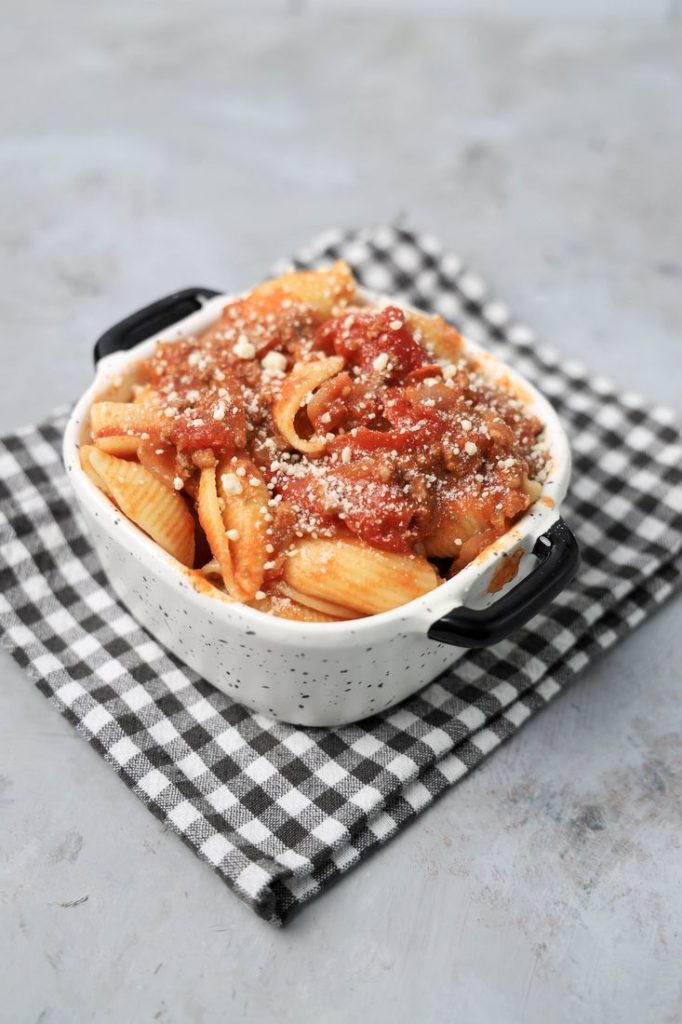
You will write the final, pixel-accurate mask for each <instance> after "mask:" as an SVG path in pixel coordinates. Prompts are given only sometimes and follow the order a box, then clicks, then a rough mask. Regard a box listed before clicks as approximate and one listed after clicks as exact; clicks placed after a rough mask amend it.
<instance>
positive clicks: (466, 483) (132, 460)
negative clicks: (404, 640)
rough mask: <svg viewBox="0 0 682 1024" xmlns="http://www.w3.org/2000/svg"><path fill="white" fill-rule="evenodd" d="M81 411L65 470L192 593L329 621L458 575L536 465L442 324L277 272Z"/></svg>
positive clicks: (526, 501) (504, 388) (497, 396)
mask: <svg viewBox="0 0 682 1024" xmlns="http://www.w3.org/2000/svg"><path fill="white" fill-rule="evenodd" d="M101 398H102V400H99V401H95V402H94V403H93V404H92V406H91V409H90V425H89V430H90V438H89V443H87V444H84V445H82V446H81V449H80V458H81V465H82V467H83V469H84V471H85V472H86V474H87V475H88V477H89V478H90V480H91V481H92V482H93V483H94V484H95V485H96V486H97V487H98V488H99V489H100V490H101V491H103V492H104V494H105V495H106V496H107V497H108V498H109V499H110V500H111V501H112V502H113V503H114V504H115V505H116V506H117V507H118V509H120V511H121V512H122V513H123V515H124V516H126V517H127V518H128V519H129V520H130V521H131V522H132V523H134V524H135V525H136V526H137V527H139V528H140V529H141V530H142V531H144V533H146V534H147V535H148V536H149V537H151V538H152V540H154V541H155V542H156V543H157V544H158V545H159V546H160V547H161V548H163V549H164V550H165V551H166V552H168V553H169V554H170V555H172V556H173V558H175V559H176V560H177V561H178V562H179V563H181V564H182V566H184V567H186V570H187V572H188V573H189V576H190V577H191V579H192V580H193V582H194V583H195V585H197V586H201V587H202V589H206V590H207V591H208V592H215V594H216V596H220V597H221V598H222V599H223V600H226V599H227V600H234V601H238V602H242V603H245V604H248V605H250V606H251V607H253V608H255V609H258V610H260V611H262V612H265V613H269V614H272V615H277V616H281V617H284V618H287V619H294V620H298V621H302V622H311V623H314V622H330V621H336V620H344V619H353V618H357V617H360V616H365V615H372V614H376V613H379V612H383V611H387V610H389V609H391V608H395V607H397V606H398V605H401V604H404V603H406V602H408V601H411V600H413V599H415V598H417V597H420V596H421V595H423V594H426V593H428V592H429V591H430V590H433V589H434V588H435V587H437V586H438V585H439V584H440V583H442V582H443V581H444V580H446V579H449V578H451V577H452V576H453V575H455V574H456V573H458V572H459V571H460V570H461V569H462V568H463V567H464V566H466V565H467V564H468V563H469V562H470V561H472V560H473V559H474V558H476V556H477V555H479V554H480V553H481V552H482V551H483V550H484V549H485V548H487V547H488V545H490V544H491V543H492V542H493V541H495V540H496V539H497V538H498V537H500V536H502V535H503V534H504V533H506V532H507V530H508V529H509V528H510V526H511V525H512V524H513V523H514V522H515V521H517V520H518V519H519V518H520V516H521V515H523V513H524V512H525V511H526V510H527V509H528V508H529V506H530V505H531V504H532V503H533V502H534V501H536V500H537V498H538V497H539V495H540V493H541V482H542V480H543V479H544V476H545V475H546V472H547V466H546V463H547V452H546V448H545V445H544V443H543V438H542V424H541V422H540V420H539V419H537V417H535V416H534V415H532V414H531V413H530V412H529V411H528V409H527V408H526V407H525V406H524V404H523V402H522V401H521V399H520V398H519V397H518V395H516V394H515V393H514V391H513V389H512V388H511V386H508V385H506V384H505V383H504V382H500V381H497V382H496V381H494V380H492V379H491V378H490V377H489V376H487V375H486V373H485V369H484V367H483V366H482V365H481V363H480V361H478V360H477V358H476V356H475V355H473V354H471V353H468V352H467V351H466V349H465V346H464V344H463V342H462V339H461V338H460V335H459V334H458V332H457V331H456V330H455V329H454V327H452V326H450V325H449V324H447V323H446V322H445V321H444V320H443V319H442V318H441V317H438V316H428V315H427V314H425V313H421V312H419V311H417V310H413V309H404V308H402V307H401V306H399V305H397V304H390V303H386V302H384V303H381V304H370V303H369V302H368V301H367V300H366V299H365V298H363V296H362V295H361V294H359V293H358V291H357V289H356V284H355V281H354V279H353V276H352V273H351V271H350V269H349V267H348V266H347V265H346V264H345V263H343V262H338V263H335V264H333V265H332V266H331V267H328V268H326V269H324V270H319V271H306V272H291V273H287V274H283V275H282V276H280V277H278V278H275V279H274V280H271V281H268V282H266V283H265V284H262V285H260V286H259V287H257V288H255V289H254V290H253V291H251V292H250V293H248V294H247V295H245V296H243V297H240V298H236V299H234V300H232V301H229V302H227V304H226V305H225V307H224V309H223V312H222V315H221V316H220V317H219V319H218V320H217V321H216V322H215V323H214V324H213V325H212V326H211V327H210V328H209V329H208V330H206V331H205V332H204V333H202V334H201V335H199V336H198V337H183V338H179V339H177V340H168V341H160V342H157V344H156V346H155V349H154V351H153V352H152V353H151V354H150V355H149V356H148V357H146V358H144V359H140V360H138V362H137V363H136V364H135V365H134V366H133V367H132V369H131V370H130V371H129V372H127V373H126V374H125V375H124V376H123V377H121V378H119V379H118V380H117V381H116V382H115V383H114V385H113V386H112V387H111V388H110V390H109V392H108V393H107V394H106V395H103V396H101Z"/></svg>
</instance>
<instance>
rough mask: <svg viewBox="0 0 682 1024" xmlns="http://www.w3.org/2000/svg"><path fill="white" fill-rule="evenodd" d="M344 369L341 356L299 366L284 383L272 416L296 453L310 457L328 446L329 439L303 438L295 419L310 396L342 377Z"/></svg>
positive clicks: (319, 437)
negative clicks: (336, 378)
mask: <svg viewBox="0 0 682 1024" xmlns="http://www.w3.org/2000/svg"><path fill="white" fill-rule="evenodd" d="M343 365H344V361H343V359H342V357H341V356H329V357H327V358H324V359H312V360H310V361H309V362H301V363H297V364H296V366H294V368H293V370H292V371H291V373H290V374H289V376H288V377H287V378H286V380H285V381H284V383H283V385H282V388H281V391H280V395H279V398H278V399H277V401H276V402H275V403H274V405H273V409H272V415H273V419H274V421H275V426H276V427H277V429H278V430H279V432H280V434H281V435H282V437H284V438H285V440H287V441H288V442H289V444H290V445H291V447H292V448H295V449H296V450H297V451H299V452H306V453H307V454H308V455H316V454H319V453H320V452H322V451H324V449H325V447H326V445H327V440H326V438H325V437H321V436H316V435H315V434H313V435H312V436H311V437H308V438H305V437H302V436H301V435H300V434H299V432H298V429H297V426H296V418H297V416H298V414H299V412H300V411H301V409H302V408H303V407H304V406H305V404H306V399H307V396H308V395H309V394H310V392H312V391H314V390H315V388H319V386H320V384H323V383H324V381H326V380H329V379H330V378H331V377H334V376H336V374H337V373H340V372H341V370H342V369H343Z"/></svg>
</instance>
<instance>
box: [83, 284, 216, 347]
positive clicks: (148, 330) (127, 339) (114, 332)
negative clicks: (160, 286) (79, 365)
mask: <svg viewBox="0 0 682 1024" xmlns="http://www.w3.org/2000/svg"><path fill="white" fill-rule="evenodd" d="M220 294H221V293H220V292H217V291H215V290H214V289H213V288H183V290H182V291H181V292H173V294H172V295H166V297H165V298H163V299H158V300H157V301H156V302H152V303H151V305H149V306H145V307H144V309H138V311H137V313H131V315H130V316H127V317H126V318H125V320H121V321H120V323H117V324H115V325H114V326H113V327H110V328H109V330H108V331H105V332H104V334H103V335H102V337H101V338H100V339H99V340H98V341H97V343H96V344H95V352H94V357H95V365H97V363H98V362H99V361H100V359H102V358H103V357H104V356H110V355H111V354H112V352H120V351H125V350H127V349H129V348H132V347H133V346H134V345H137V344H138V343H139V342H141V341H145V340H146V339H147V338H150V337H151V336H152V334H156V333H157V331H162V330H163V329H164V328H165V327H170V326H171V324H175V323H177V322H178V320H182V319H184V317H186V316H189V315H190V313H196V312H197V310H198V309H201V307H202V306H203V304H204V302H205V300H206V299H212V298H214V297H215V296H216V295H220Z"/></svg>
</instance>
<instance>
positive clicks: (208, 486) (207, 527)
mask: <svg viewBox="0 0 682 1024" xmlns="http://www.w3.org/2000/svg"><path fill="white" fill-rule="evenodd" d="M197 511H198V515H199V522H200V523H201V528H202V530H203V531H204V533H205V534H206V539H207V540H208V543H209V546H210V548H211V552H212V554H213V557H214V558H215V559H216V561H217V562H218V565H219V566H220V572H221V574H222V577H223V582H224V584H225V589H226V590H227V592H228V594H231V595H232V597H236V598H237V599H238V600H240V599H241V598H240V595H239V594H238V593H237V587H236V584H235V579H234V568H233V565H232V553H231V551H230V543H229V541H228V539H227V534H226V533H225V524H224V523H223V515H222V510H221V508H220V503H219V501H218V491H217V489H216V471H215V466H213V467H211V468H210V469H202V471H201V476H200V477H199V497H198V500H197Z"/></svg>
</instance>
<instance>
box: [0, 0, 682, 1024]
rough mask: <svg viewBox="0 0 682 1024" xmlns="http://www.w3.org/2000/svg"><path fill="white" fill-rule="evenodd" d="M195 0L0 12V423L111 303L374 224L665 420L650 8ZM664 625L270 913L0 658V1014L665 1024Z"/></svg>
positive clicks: (668, 367)
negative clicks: (428, 237) (414, 239)
mask: <svg viewBox="0 0 682 1024" xmlns="http://www.w3.org/2000/svg"><path fill="white" fill-rule="evenodd" d="M224 6H225V5H221V4H219V3H217V2H216V3H210V2H208V0H199V2H195V3H193V4H181V3H180V2H178V0H171V2H167V3H165V4H164V5H141V4H137V3H133V2H132V0H123V2H119V3H117V4H110V5H98V6H97V8H94V7H93V5H89V4H86V3H85V2H82V3H77V2H75V0H69V2H66V3H61V4H59V5H55V4H49V3H48V2H47V0H40V2H39V3H34V4H26V3H19V2H18V0H8V3H6V5H5V8H4V25H3V28H4V43H3V59H2V63H1V65H0V74H1V76H2V80H3V81H2V89H3V95H4V97H5V100H6V101H7V100H10V99H11V102H9V103H7V102H6V104H5V109H4V112H3V114H2V122H3V123H2V125H1V129H2V143H1V144H0V167H1V169H2V180H3V189H2V190H1V192H0V223H1V224H2V229H1V235H2V238H1V241H2V253H1V255H0V259H1V260H2V264H1V267H0V269H1V272H2V274H1V278H0V279H1V280H2V282H3V287H2V290H1V291H0V317H1V322H2V325H3V330H2V334H1V335H0V353H1V355H2V364H3V366H4V367H5V368H8V367H10V366H12V367H13V369H12V376H11V378H8V377H7V376H6V377H5V379H4V381H3V383H2V385H1V386H2V399H3V400H2V404H1V406H0V429H8V428H11V427H14V426H16V425H18V424H19V423H20V422H25V421H27V420H29V419H32V418H36V417H39V416H40V415H42V414H43V413H44V412H45V411H46V410H47V409H48V408H49V407H50V406H52V405H53V404H55V403H57V402H60V401H65V400H68V399H70V398H72V397H73V396H74V395H75V394H76V393H77V392H78V391H79V390H80V389H81V387H82V386H83V385H84V384H85V383H86V382H87V380H88V377H89V372H90V368H89V360H90V349H91V345H92V341H93V338H94V337H95V336H96V334H97V333H98V332H99V331H100V330H101V329H103V328H104V327H106V326H107V325H108V324H109V323H110V322H111V321H112V320H113V319H115V318H116V317H117V316H119V315H120V314H121V313H123V312H127V311H129V310H131V309H133V308H135V307H136V306H137V305H139V304H140V303H143V302H145V301H146V300H148V299H149V298H151V297H154V296H156V295H157V294H161V293H163V292H165V291H169V290H171V289H172V288H174V287H176V286H181V285H184V284H187V283H190V282H193V283H206V284H217V285H218V286H232V285H245V284H248V283H249V282H250V281H251V280H253V279H254V278H257V277H259V276H260V275H261V274H262V272H263V270H264V269H265V268H267V267H268V266H269V264H270V263H271V262H272V260H273V259H274V258H276V257H277V256H279V255H280V254H282V253H286V252H287V251H290V250H291V249H292V247H295V246H297V245H298V244H299V243H300V242H301V241H304V240H305V239H306V238H307V237H308V236H309V235H311V234H312V233H314V232H316V231H318V230H320V229H322V228H324V227H327V226H329V225H330V224H336V223H340V224H347V225H349V226H350V225H359V224H362V223H366V222H371V221H380V220H385V219H387V218H389V219H390V218H392V217H394V216H395V215H396V214H398V213H400V212H403V211H407V212H409V213H410V215H411V218H412V220H413V222H414V223H416V224H417V225H418V226H420V227H424V228H426V229H431V230H432V231H434V232H436V233H438V234H439V235H440V236H441V237H442V238H443V239H444V241H446V242H447V243H448V244H449V245H450V246H451V247H453V248H455V249H457V250H459V251H460V252H461V253H462V254H463V255H464V256H465V257H466V258H467V259H468V260H469V261H470V262H471V263H472V264H473V265H474V266H476V267H477V268H478V269H480V270H481V271H482V272H484V273H486V274H487V275H488V276H489V277H490V279H491V281H492V282H493V283H494V286H495V288H496V289H497V291H498V292H499V293H500V294H501V295H502V297H504V298H505V299H507V300H508V301H509V302H510V304H512V305H513V306H514V308H515V309H516V310H517V311H518V312H519V313H520V314H521V315H523V316H524V317H525V318H526V319H527V320H528V321H529V322H531V323H532V324H533V325H534V326H535V327H537V328H538V330H539V331H540V332H541V333H542V335H543V337H545V338H546V339H548V340H551V343H552V344H553V345H555V346H556V347H558V348H560V349H562V350H563V351H564V352H567V353H568V352H570V353H572V354H573V355H574V357H576V358H579V359H582V360H584V361H586V362H589V363H590V364H591V365H592V366H594V367H595V369H597V370H599V371H601V372H605V373H607V374H609V375H610V376H612V377H614V378H616V379H617V380H618V382H619V383H620V384H621V385H622V386H624V387H626V388H636V389H640V390H642V391H645V392H647V393H648V394H650V395H653V396H658V398H659V399H660V400H662V401H665V402H667V403H668V404H670V405H677V406H679V404H680V402H679V399H680V370H679V344H680V342H679V331H680V325H681V322H682V288H681V287H680V285H681V283H682V256H681V254H680V226H681V225H680V218H679V168H680V166H681V165H682V132H681V131H680V87H681V85H682V62H681V61H680V59H679V57H680V46H681V44H682V19H681V17H680V14H681V12H680V5H679V3H672V4H669V5H663V4H659V3H652V4H650V5H643V4H640V5H639V8H638V6H637V4H636V3H633V2H628V3H627V4H626V5H623V6H622V7H621V10H620V17H619V18H614V17H613V16H612V13H613V12H612V11H610V10H609V7H610V5H609V4H607V3H605V2H604V3H600V4H596V5H595V4H591V5H588V4H584V3H583V4H579V5H578V6H577V7H576V5H575V4H571V5H568V4H566V5H561V6H565V9H566V10H567V11H570V14H571V17H570V18H568V17H567V18H566V19H565V20H554V19H553V20H545V21H539V20H537V19H536V18H535V17H534V16H531V17H525V16H524V12H527V11H531V12H532V11H533V9H534V8H535V9H536V10H540V9H541V5H539V4H533V3H530V2H526V3H522V4H519V5H515V11H514V16H513V18H509V19H507V20H504V19H503V20H500V19H499V18H498V19H497V20H492V19H491V18H489V17H486V18H482V19H480V20H478V21H474V20H471V19H470V18H467V19H461V18H456V17H453V16H452V15H451V13H448V12H451V11H452V9H453V7H454V6H457V7H461V8H466V7H467V6H468V7H469V9H470V10H471V9H472V8H473V9H478V10H479V11H480V10H481V6H480V5H479V7H478V8H476V6H475V5H471V4H469V5H467V4H458V5H451V6H450V7H448V5H446V4H444V3H436V2H433V3H429V2H426V3H423V4H421V5H420V15H419V17H418V18H417V17H415V16H414V15H411V14H410V13H409V8H408V7H407V5H405V4H398V5H387V4H385V3H383V2H382V3H379V2H378V0H375V3H373V4H365V5H358V4H355V5H353V10H352V11H350V12H349V8H346V13H338V8H339V6H340V5H338V4H335V3H330V4H326V5H324V4H322V3H321V2H318V3H313V4H311V5H310V6H308V5H306V4H304V3H302V2H299V3H291V4H290V5H284V4H280V5H274V4H273V5H272V7H271V10H270V12H269V13H268V12H267V11H266V9H265V5H264V4H253V3H252V4H251V5H249V10H250V12H251V14H250V15H247V14H246V13H245V11H246V6H245V5H244V6H242V5H241V4H238V3H233V4H231V5H230V6H229V13H225V11H224V9H223V8H224ZM559 6H560V5H554V7H555V9H558V7H559ZM483 8H484V10H485V12H486V13H487V14H490V13H492V12H495V11H497V12H498V13H499V11H500V10H502V11H503V10H504V5H502V4H499V3H495V2H493V0H489V2H487V3H486V4H484V5H483ZM595 8H597V9H598V11H599V13H600V14H601V15H603V18H602V20H601V21H600V20H597V19H596V18H595V17H594V10H595ZM639 9H641V11H642V17H641V18H639V19H638V18H637V17H636V15H637V12H638V10H639ZM95 10H96V12H97V13H96V15H95V13H94V11H95ZM624 12H625V13H627V15H628V17H627V18H624V17H623V13H624ZM642 351H644V353H645V358H644V360H642ZM29 382H30V383H29ZM679 612H680V602H679V601H677V603H673V604H671V605H669V606H668V607H666V608H665V609H664V610H663V611H662V612H661V613H660V614H659V615H658V616H656V618H655V619H654V620H653V621H651V622H650V623H648V624H647V625H646V626H645V627H643V628H642V629H641V630H640V631H639V632H638V633H637V634H636V635H634V636H632V637H631V638H630V639H629V640H628V641H627V642H626V643H624V644H622V645H621V646H620V647H619V648H618V649H617V650H615V651H613V652H612V653H611V654H609V655H608V656H607V657H605V658H604V659H603V660H602V661H601V662H600V663H599V664H597V665H595V666H594V667H592V668H591V669H590V670H589V671H588V672H586V673H585V674H584V675H583V676H582V677H581V680H580V681H579V682H578V683H577V684H576V685H575V686H574V687H573V688H572V689H571V690H570V692H568V693H567V694H565V695H564V696H563V697H561V698H559V700H558V701H557V702H556V703H555V704H554V705H553V706H551V707H550V708H549V709H548V710H547V711H546V712H544V713H543V714H542V715H541V716H540V717H539V718H537V719H535V720H534V721H533V722H532V723H531V724H530V725H529V726H528V727H527V728H525V729H524V731H523V732H522V734H521V735H520V736H519V737H517V738H516V740H514V741H513V742H512V743H510V744H509V745H508V746H506V747H505V748H503V749H502V751H500V752H499V753H498V754H496V755H495V756H494V757H493V758H491V760H490V761H489V762H488V763H487V764H486V765H485V766H484V767H483V768H481V769H479V770H478V771H477V772H476V773H475V774H474V776H472V777H471V778H470V779H469V780H467V781H466V782H465V784H463V785H462V786H460V787H458V788H456V789H455V790H453V791H452V792H451V793H450V794H448V795H447V796H446V797H445V798H444V799H443V800H442V801H440V803H439V804H438V805H437V806H436V807H435V808H434V809H432V810H431V811H429V812H428V813H427V814H425V815H424V816H423V817H422V818H421V820H420V821H419V822H418V823H417V824H416V825H415V826H413V827H412V828H410V829H409V830H408V831H407V832H406V833H404V834H403V835H401V836H400V837H399V838H398V839H397V840H395V841H394V842H393V843H391V844H390V846H389V847H388V848H386V849H385V850H383V851H382V852H381V853H380V854H378V855H377V856H376V857H374V858H373V859H372V860H371V861H370V862H368V863H367V864H366V865H364V866H363V867H361V868H360V869H359V870H357V871H355V872H353V873H352V874H351V875H350V876H348V877H347V878H346V879H345V880H344V881H342V882H341V883H340V884H339V885H338V886H337V887H336V889H335V890H333V891H331V892H330V893H328V894H327V895H326V896H325V897H323V898H322V899H321V900H319V901H318V902H317V903H315V904H314V905H313V906H311V907H310V908H308V909H307V910H306V911H305V912H304V914H303V915H302V916H301V917H300V918H299V919H298V920H296V921H295V922H294V923H293V924H292V925H291V926H290V928H289V929H287V930H286V931H285V932H276V931H274V930H273V929H271V928H270V927H269V926H267V925H265V924H263V923H261V922H260V921H258V920H256V919H255V918H254V917H253V915H252V914H251V913H250V912H249V911H247V910H246V909H245V908H244V907H243V906H241V904H240V903H239V902H238V901H237V900H236V899H235V898H234V897H233V896H231V895H230V894H229V893H228V892H227V890H225V889H224V887H223V886H222V884H221V883H220V882H219V881H218V879H217V878H216V877H214V876H213V875H212V874H211V873H210V872H209V871H208V869H207V868H206V867H205V866H204V865H202V864H200V863H199V862H198V861H197V860H196V859H195V858H194V857H193V856H192V855H191V854H190V853H189V852H188V851H187V850H186V849H185V848H184V847H183V846H182V844H181V843H179V842H178V841H177V840H176V839H175V838H174V837H172V836H169V835H167V834H166V833H165V832H164V831H163V830H162V828H161V827H160V825H159V824H158V823H157V822H156V821H155V820H154V819H153V818H152V817H151V815H150V814H149V813H148V812H147V811H146V810H145V809H144V808H143V807H142V805H141V804H139V803H138V802H137V801H136V800H135V799H134V798H133V797H132V796H131V795H130V794H129V793H128V791H127V790H126V789H125V787H124V786H122V785H121V783H120V782H119V781H118V780H117V779H116V778H115V777H114V775H113V773H112V772H111V771H110V769H109V768H108V767H107V766H106V765H105V764H104V763H103V762H102V761H101V760H100V759H99V758H98V757H97V755H95V754H94V753H93V752H92V751H91V750H90V749H89V748H88V747H87V746H86V744H85V743H83V741H82V740H81V739H79V738H78V737H77V736H76V735H75V733H74V732H73V731H72V730H71V728H70V726H68V725H67V724H66V723H65V722H64V721H63V720H62V719H60V717H59V716H58V715H57V714H56V713H55V712H54V711H53V710H52V709H51V708H50V707H49V705H48V704H47V702H46V701H45V700H44V698H43V697H42V696H41V695H40V694H39V693H38V692H37V691H36V690H35V689H34V688H33V687H32V686H31V685H30V684H29V683H28V682H27V680H26V679H25V678H24V677H23V675H22V673H21V672H20V671H19V670H18V669H16V668H15V667H14V666H13V665H12V664H11V663H10V661H9V659H8V658H7V657H6V656H2V658H0V672H1V673H2V678H3V686H2V688H1V689H0V737H1V739H0V776H1V777H0V907H1V908H2V909H1V912H0V987H1V989H2V993H3V995H2V1009H0V1017H2V1019H3V1020H5V1019H6V1020H8V1021H12V1022H15V1021H16V1022H24V1021H27V1022H34V1021H36V1022H37V1021H40V1022H41V1024H52V1022H60V1024H61V1022H68V1024H72V1022H80V1021H91V1020H97V1021H106V1022H109V1021H111V1022H119V1021H126V1022H137V1021H150V1022H153V1021H155V1020H156V1021H162V1022H164V1021H165V1022H173V1024H175V1022H178V1024H179V1022H182V1024H184V1022H186V1021H192V1022H210V1021H214V1020H244V1021H252V1022H256V1021H267V1020H271V1019H273V1020H274V1019H277V1020H279V1021H280V1022H282V1024H287V1022H290V1021H291V1022H294V1021H296V1022H301V1021H306V1022H307V1021H325V1022H331V1024H334V1022H342V1021H344V1022H345V1021H348V1020H355V1019H366V1020H373V1021H374V1020H376V1021H379V1020H385V1021H390V1022H392V1024H402V1022H412V1021H424V1022H432V1021H441V1020H453V1019H457V1020H460V1019H461V1020H466V1021H468V1022H469V1024H488V1022H490V1021H495V1022H498V1021H499V1022H503V1024H507V1022H517V1021H519V1022H521V1021H525V1022H532V1024H536V1022H537V1024H544V1022H546V1021H550V1020H551V1021H552V1022H557V1024H564V1022H567V1024H568V1022H570V1024H573V1022H580V1024H585V1022H595V1024H596V1022H599V1024H605V1022H611V1021H614V1022H615V1021H618V1022H619V1024H624V1022H625V1024H628V1022H633V1024H634V1022H637V1024H647V1022H656V1024H663V1022H673V1021H679V1020H680V1019H681V1016H682V974H681V972H680V962H681V958H682V941H681V937H680V920H681V919H682V851H681V849H680V847H681V845H682V842H681V839H680V836H681V835H682V831H681V825H682V822H681V817H682V812H681V810H680V807H681V805H682V751H681V748H680V733H681V731H682V708H681V702H680V683H681V681H682V680H681V669H680V665H681V664H682V643H681V641H680V632H679ZM82 897H87V900H86V901H85V902H81V903H79V904H78V905H75V906H64V904H67V903H70V902H72V901H78V900H80V899H81V898H82Z"/></svg>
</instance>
